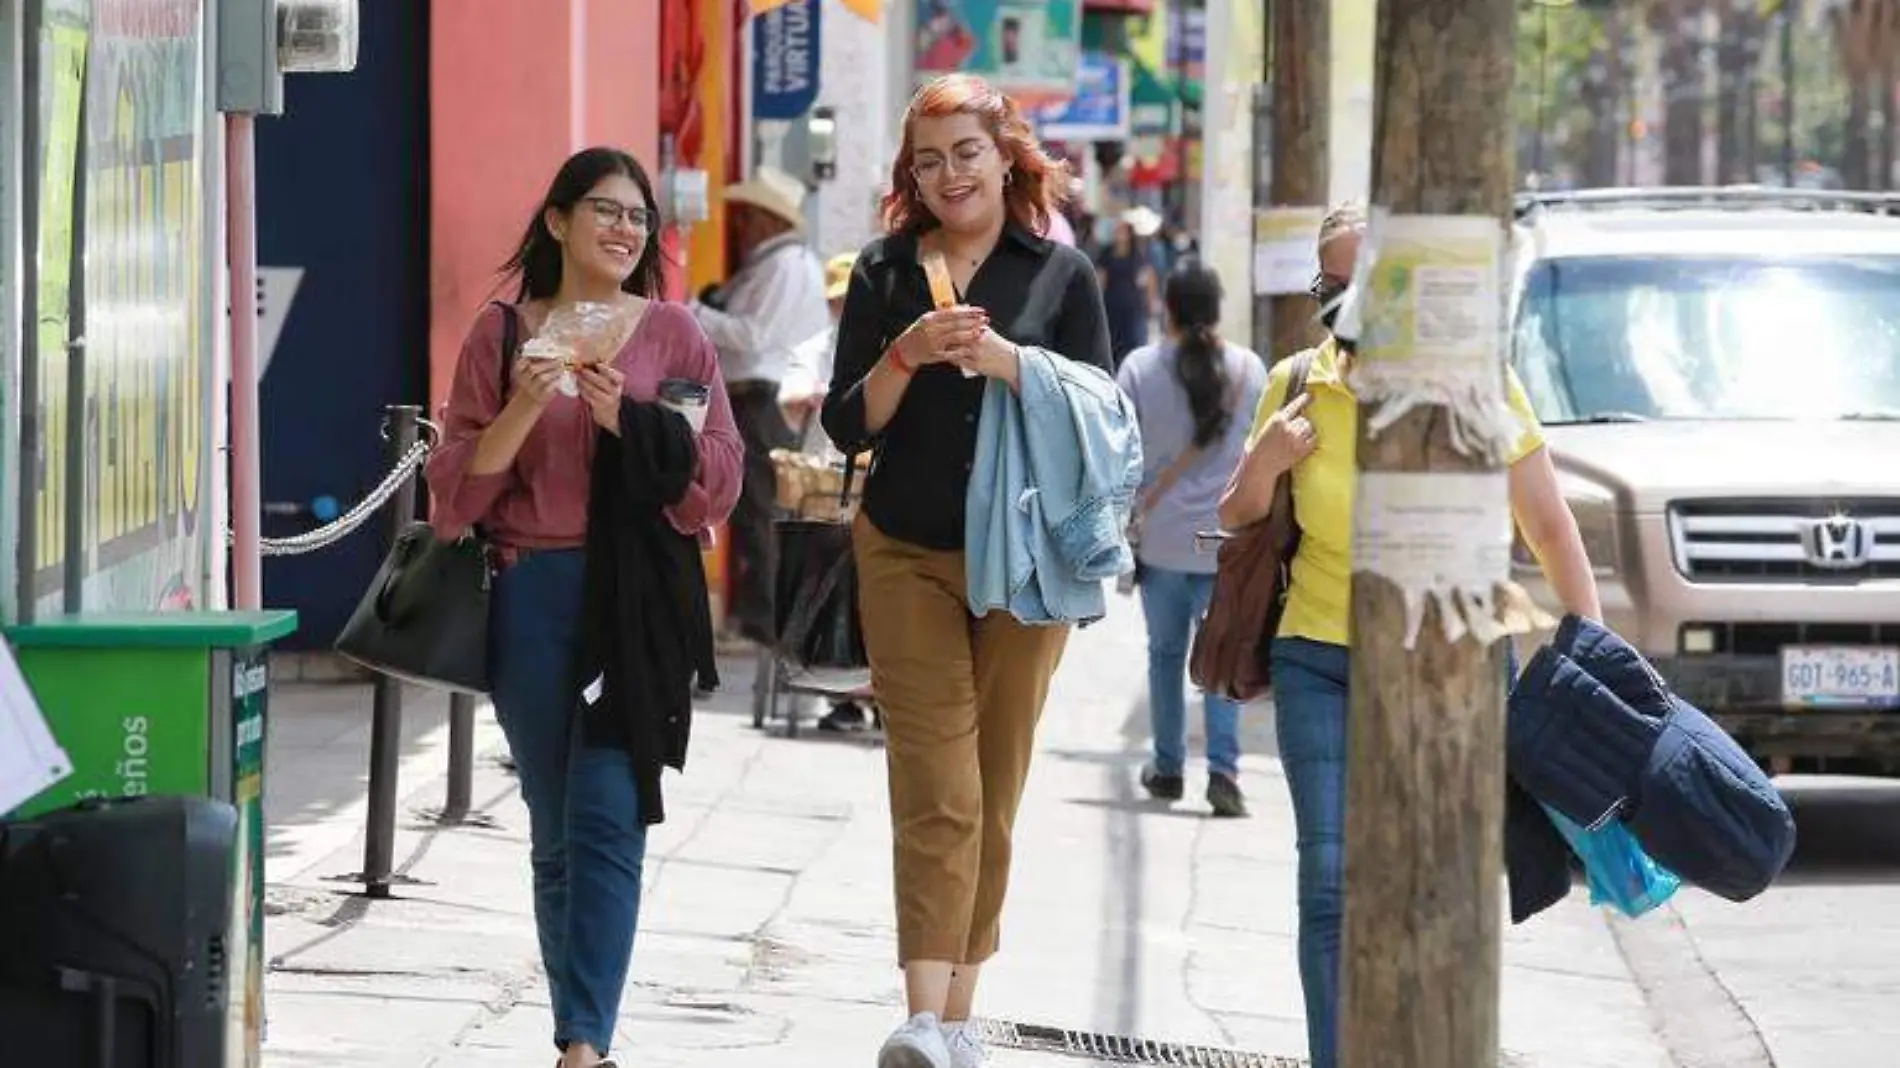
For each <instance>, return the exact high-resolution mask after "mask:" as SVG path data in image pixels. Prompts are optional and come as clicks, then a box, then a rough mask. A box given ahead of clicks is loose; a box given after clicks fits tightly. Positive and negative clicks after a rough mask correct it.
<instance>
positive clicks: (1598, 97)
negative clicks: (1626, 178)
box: [1583, 7, 1628, 187]
mask: <svg viewBox="0 0 1900 1068" xmlns="http://www.w3.org/2000/svg"><path fill="white" fill-rule="evenodd" d="M1596 18H1597V19H1598V21H1599V23H1600V24H1601V26H1602V30H1603V33H1602V37H1603V50H1602V54H1601V55H1599V56H1597V57H1596V58H1594V59H1592V60H1591V62H1590V69H1589V74H1588V75H1587V76H1586V77H1585V79H1584V83H1583V99H1584V108H1585V109H1586V110H1587V111H1588V112H1589V113H1590V138H1589V145H1588V148H1587V149H1586V152H1587V156H1586V158H1585V159H1584V161H1583V184H1585V185H1587V186H1597V187H1602V186H1611V185H1615V184H1616V181H1617V179H1616V176H1617V149H1618V148H1619V147H1620V146H1621V145H1622V143H1623V107H1622V102H1623V91H1624V83H1625V82H1626V80H1627V78H1628V76H1627V75H1626V74H1625V73H1624V66H1623V15H1622V12H1621V11H1619V10H1618V9H1617V8H1615V7H1611V8H1609V9H1607V10H1605V11H1603V12H1602V13H1600V14H1598V15H1597V16H1596Z"/></svg>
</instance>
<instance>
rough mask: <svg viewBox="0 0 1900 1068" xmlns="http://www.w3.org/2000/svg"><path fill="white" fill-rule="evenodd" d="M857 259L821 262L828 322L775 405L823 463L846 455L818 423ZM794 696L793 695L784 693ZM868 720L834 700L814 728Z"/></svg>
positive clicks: (798, 353)
mask: <svg viewBox="0 0 1900 1068" xmlns="http://www.w3.org/2000/svg"><path fill="white" fill-rule="evenodd" d="M857 261H858V254H857V253H855V252H842V253H839V254H838V255H836V256H833V257H831V258H830V259H829V260H826V261H825V301H826V303H827V304H829V305H830V308H831V325H830V326H828V327H826V328H825V331H824V332H823V333H821V334H817V335H815V336H813V337H811V338H809V339H807V340H806V341H803V342H801V343H800V344H799V345H798V347H797V348H795V349H793V350H792V363H791V367H790V368H788V369H787V370H786V372H785V380H784V382H783V383H781V384H780V386H779V392H778V398H779V407H780V408H781V409H782V410H783V411H784V412H785V421H786V422H788V423H790V424H791V425H792V426H793V427H794V428H795V429H797V430H798V431H799V449H800V450H801V451H803V452H805V453H806V454H807V455H810V456H814V457H817V458H819V459H821V460H823V461H824V462H826V463H842V462H843V461H844V456H843V455H842V454H841V453H839V452H838V447H837V446H836V445H833V444H832V443H831V439H830V438H829V437H827V436H826V435H825V428H824V427H823V426H822V425H821V424H820V423H819V422H818V411H819V408H820V407H821V406H822V405H823V404H824V400H825V390H826V389H827V388H828V387H829V386H830V384H831V373H832V365H833V360H834V354H835V351H836V348H837V344H838V317H839V316H841V315H843V314H844V295H845V291H846V290H847V289H849V288H850V285H851V268H852V266H853V265H854V264H856V263H857ZM787 698H788V699H790V700H798V697H797V696H796V695H787ZM870 725H871V717H870V716H869V715H867V714H866V713H865V710H864V708H863V707H862V706H860V705H859V704H858V702H856V701H834V702H833V703H832V706H831V711H829V712H826V713H825V714H824V716H823V717H821V718H820V719H819V720H818V729H819V730H821V731H827V732H832V733H843V734H850V733H855V732H857V731H861V730H864V729H866V728H867V727H869V726H870Z"/></svg>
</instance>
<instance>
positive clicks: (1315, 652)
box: [1220, 205, 1602, 1068]
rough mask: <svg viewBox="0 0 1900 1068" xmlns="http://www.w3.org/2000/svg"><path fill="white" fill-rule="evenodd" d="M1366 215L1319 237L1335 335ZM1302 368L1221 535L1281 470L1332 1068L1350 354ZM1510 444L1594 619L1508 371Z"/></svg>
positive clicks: (1292, 669)
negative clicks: (1295, 541) (1292, 541)
mask: <svg viewBox="0 0 1900 1068" xmlns="http://www.w3.org/2000/svg"><path fill="white" fill-rule="evenodd" d="M1365 226H1366V218H1365V214H1364V213H1363V212H1362V211H1361V210H1360V209H1359V208H1358V207H1357V206H1355V205H1344V206H1341V207H1339V208H1336V209H1334V210H1333V211H1332V212H1331V213H1330V214H1328V215H1327V217H1326V219H1325V221H1324V222H1323V223H1322V224H1321V226H1320V231H1319V275H1318V277H1316V278H1315V279H1314V280H1313V296H1314V299H1316V300H1317V301H1318V302H1319V305H1320V321H1321V322H1322V323H1323V324H1325V326H1326V328H1327V330H1329V331H1330V330H1331V329H1332V328H1333V323H1334V321H1335V319H1336V317H1337V316H1338V313H1339V307H1340V305H1341V304H1342V303H1343V302H1344V299H1345V294H1346V290H1347V287H1348V285H1349V284H1350V279H1351V278H1352V271H1353V261H1354V260H1356V259H1357V258H1358V255H1359V242H1360V239H1361V236H1362V235H1363V233H1364V231H1365ZM1302 358H1308V359H1310V360H1311V361H1312V363H1311V369H1310V370H1309V372H1308V376H1307V392H1306V394H1305V395H1304V396H1301V397H1297V398H1294V399H1292V400H1290V401H1289V400H1288V398H1287V388H1288V385H1289V375H1290V373H1291V368H1290V367H1289V366H1288V363H1289V361H1282V362H1280V363H1279V364H1277V365H1275V367H1274V368H1273V371H1272V373H1271V375H1270V376H1269V377H1268V383H1267V389H1266V392H1265V393H1264V394H1263V395H1262V396H1261V398H1260V407H1259V408H1258V409H1257V410H1256V411H1255V413H1254V421H1253V429H1252V430H1251V432H1250V433H1249V437H1248V444H1247V451H1246V455H1245V457H1244V458H1243V459H1242V460H1241V463H1240V466H1239V468H1238V469H1237V470H1236V471H1235V473H1234V477H1233V481H1232V483H1231V484H1230V486H1229V487H1228V489H1227V492H1226V494H1225V496H1224V497H1223V498H1222V500H1221V506H1220V518H1221V526H1222V527H1224V528H1226V529H1228V530H1239V529H1241V528H1243V527H1246V526H1249V525H1251V524H1253V523H1257V522H1260V521H1261V520H1263V519H1265V518H1266V516H1267V513H1268V511H1269V510H1270V509H1271V508H1272V505H1273V487H1274V483H1275V482H1276V481H1278V480H1279V478H1280V476H1281V475H1283V474H1286V473H1288V472H1291V474H1292V478H1293V509H1294V516H1295V518H1296V519H1297V520H1298V522H1299V526H1300V543H1299V549H1298V550H1297V552H1296V553H1295V554H1294V557H1293V566H1292V571H1291V574H1292V580H1291V582H1290V583H1289V585H1288V588H1287V598H1286V612H1285V615H1284V616H1283V617H1282V618H1281V621H1280V630H1279V634H1278V636H1277V637H1275V638H1274V641H1273V646H1272V649H1273V652H1272V656H1273V700H1274V726H1275V729H1276V731H1277V732H1278V736H1279V747H1280V762H1281V765H1282V766H1283V767H1284V768H1285V771H1286V782H1287V789H1288V790H1289V791H1290V792H1291V793H1292V796H1293V820H1294V826H1295V828H1296V831H1297V834H1298V846H1299V910H1300V932H1299V957H1300V985H1301V987H1302V988H1303V989H1304V990H1305V993H1306V1034H1307V1045H1308V1048H1309V1050H1310V1051H1311V1054H1312V1060H1313V1068H1335V1066H1336V1065H1337V1063H1338V1053H1337V1049H1338V1034H1337V1032H1338V1016H1339V941H1340V929H1341V922H1342V920H1343V918H1344V915H1345V872H1344V863H1345V834H1346V733H1347V725H1346V709H1347V700H1348V695H1347V689H1346V685H1347V679H1348V677H1349V674H1350V668H1351V658H1352V657H1353V656H1356V655H1359V653H1358V651H1356V650H1353V649H1352V648H1351V636H1350V633H1349V626H1350V623H1351V613H1352V510H1353V494H1354V491H1355V486H1356V483H1357V480H1358V468H1357V466H1356V465H1357V455H1358V434H1359V401H1358V398H1357V397H1355V396H1354V395H1353V392H1352V386H1351V374H1352V352H1351V349H1350V347H1348V346H1347V345H1345V344H1343V343H1342V342H1341V341H1340V340H1339V339H1338V338H1336V337H1331V336H1329V337H1328V338H1327V339H1326V341H1325V342H1324V343H1323V344H1321V345H1320V346H1319V347H1318V348H1317V349H1313V350H1310V351H1309V352H1307V353H1303V354H1302ZM1506 375H1507V376H1508V386H1509V389H1508V399H1509V401H1510V406H1511V410H1512V411H1513V412H1514V413H1516V416H1517V422H1518V431H1519V433H1518V438H1517V441H1516V443H1515V444H1514V445H1513V447H1512V448H1511V450H1510V452H1509V457H1508V463H1509V468H1510V496H1511V511H1512V514H1513V515H1514V516H1515V517H1516V521H1517V527H1518V530H1519V531H1520V532H1521V533H1522V534H1523V536H1524V541H1525V543H1526V544H1528V545H1529V546H1530V547H1531V550H1532V551H1533V552H1534V553H1535V554H1536V556H1537V559H1538V562H1539V563H1540V564H1541V565H1542V567H1543V570H1544V575H1545V577H1546V578H1547V579H1548V580H1549V582H1550V586H1551V589H1552V590H1554V591H1555V592H1556V594H1557V597H1558V599H1559V600H1560V601H1562V602H1563V606H1564V609H1565V611H1567V612H1573V613H1575V614H1577V615H1580V616H1584V617H1586V618H1589V619H1601V618H1602V610H1601V608H1600V607H1599V603H1598V598H1597V586H1596V578H1595V573H1594V572H1593V571H1592V570H1591V566H1590V559H1589V556H1588V554H1586V553H1585V552H1584V548H1583V539H1582V537H1581V536H1580V535H1579V534H1578V533H1577V522H1576V518H1575V517H1574V516H1572V515H1571V514H1570V507H1569V505H1568V504H1566V503H1565V501H1564V497H1563V493H1562V492H1561V491H1560V490H1559V488H1558V485H1557V470H1556V467H1555V466H1554V465H1553V464H1552V463H1551V459H1550V453H1549V451H1548V450H1546V449H1545V447H1544V438H1543V431H1542V429H1541V428H1540V427H1539V426H1538V422H1537V416H1536V414H1535V413H1534V412H1532V410H1531V406H1530V401H1529V399H1528V398H1527V397H1526V396H1525V395H1524V387H1523V386H1522V385H1520V384H1519V382H1518V380H1517V375H1516V373H1515V372H1512V371H1510V370H1509V369H1508V367H1507V369H1506Z"/></svg>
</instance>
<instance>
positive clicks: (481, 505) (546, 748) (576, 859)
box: [428, 148, 741, 1068]
mask: <svg viewBox="0 0 1900 1068" xmlns="http://www.w3.org/2000/svg"><path fill="white" fill-rule="evenodd" d="M657 222H658V211H657V210H656V206H655V202H654V196H653V187H652V185H651V183H650V182H649V181H648V179H647V174H646V171H645V170H643V169H642V168H641V166H640V164H639V163H638V162H637V161H635V160H634V159H633V157H631V156H629V155H627V154H626V153H624V152H619V151H616V150H613V149H607V148H592V149H588V150H586V151H584V152H581V153H579V154H577V155H575V156H574V157H572V158H571V159H569V160H568V161H567V162H566V163H565V164H564V165H563V166H562V167H561V169H560V172H559V173H558V174H556V175H555V177H554V181H553V184H552V185H551V186H550V187H549V189H548V192H547V195H546V196H545V197H544V198H543V199H542V202H541V205H540V206H539V207H538V208H537V209H536V211H535V214H534V217H533V218H532V219H530V220H529V222H528V227H527V232H526V234H525V235H524V236H523V237H522V239H521V245H520V247H519V249H518V250H517V251H516V253H515V255H514V257H513V258H512V259H511V260H509V262H508V264H507V265H506V268H505V270H506V272H507V273H508V274H510V275H512V276H514V277H516V278H518V279H519V282H520V288H519V292H518V295H517V297H516V302H515V303H513V304H504V303H500V302H496V303H493V304H490V305H489V306H487V307H486V308H484V309H483V310H482V312H481V314H480V315H479V316H478V317H477V318H476V320H475V325H474V327H473V328H472V329H471V330H470V332H469V336H468V340H467V341H466V342H464V343H463V346H462V355H461V358H460V360H459V361H458V362H457V364H456V369H455V378H454V382H453V384H452V386H451V387H450V392H449V400H448V406H447V413H446V415H445V416H444V426H443V435H442V445H441V447H440V448H438V449H437V451H436V453H435V455H434V456H432V457H431V458H430V460H429V466H428V476H429V484H430V486H431V487H432V488H433V490H434V492H435V513H434V516H433V522H434V524H435V526H436V527H437V529H438V530H440V531H441V532H443V534H444V535H445V536H453V535H457V534H459V533H460V532H462V531H465V530H468V529H470V528H479V529H480V530H481V531H482V532H483V533H484V534H485V535H486V536H487V538H488V540H489V541H490V543H491V544H492V545H493V546H494V547H495V550H496V556H497V558H498V559H497V560H496V567H497V569H498V573H497V574H496V576H495V580H494V585H493V589H492V593H491V600H490V605H489V613H490V616H489V625H488V637H489V650H488V657H489V661H488V662H489V677H490V682H491V686H492V690H493V698H494V703H495V716H496V718H497V719H498V720H499V721H500V723H501V727H502V731H503V733H505V734H506V735H507V738H508V748H509V750H510V751H511V752H512V754H513V756H514V761H515V767H516V770H517V772H518V774H519V776H520V779H521V794H522V799H523V800H524V801H525V802H526V803H527V807H528V820H529V838H530V843H531V849H530V857H531V865H532V868H533V877H534V914H535V927H536V930H537V933H538V934H539V936H540V943H541V962H542V965H543V966H544V968H545V969H546V972H547V976H548V987H549V995H550V999H551V1001H552V1004H553V1010H554V1036H553V1037H554V1044H555V1046H556V1047H557V1048H558V1049H560V1050H561V1051H562V1052H561V1060H560V1068H596V1066H599V1065H603V1064H611V1062H609V1061H606V1060H604V1058H605V1057H606V1055H607V1052H608V1049H609V1047H610V1046H611V1044H612V1041H613V1036H614V1022H615V1020H616V1019H617V1018H618V1016H619V1014H620V993H621V989H622V988H623V987H624V986H625V985H626V979H627V969H628V965H629V962H630V959H631V955H632V951H633V938H634V930H635V928H636V926H637V921H638V917H639V910H640V869H641V865H642V863H643V862H644V860H645V855H646V828H647V827H648V826H650V825H651V824H654V823H658V822H660V820H661V818H662V817H663V815H664V812H663V809H662V807H661V798H660V790H659V783H660V772H661V768H662V767H673V768H675V769H678V768H680V767H681V766H682V765H683V763H684V758H685V748H686V737H687V726H688V721H689V718H690V715H691V711H692V691H693V686H694V682H695V678H696V676H697V674H698V672H699V670H700V669H701V668H702V665H704V664H707V663H710V658H711V643H712V632H711V625H710V621H709V620H708V619H707V618H706V615H705V608H704V606H705V599H706V581H705V573H704V571H703V569H702V568H701V564H700V555H699V537H700V535H701V534H702V533H704V532H705V531H706V530H708V529H709V528H711V527H712V526H713V525H715V524H717V523H718V522H720V521H721V520H722V519H723V518H724V517H725V516H726V514H727V513H728V512H730V511H731V510H732V504H733V500H734V499H735V498H736V497H737V496H738V492H739V463H740V451H741V447H740V444H739V436H738V432H737V431H736V430H735V429H734V428H733V423H732V412H731V408H730V406H729V405H728V403H727V401H726V391H725V389H724V388H722V383H721V382H720V377H719V361H718V357H717V356H716V355H715V354H714V352H713V348H712V345H711V343H710V342H709V341H707V339H706V336H705V334H703V333H701V332H700V329H699V325H698V323H696V322H695V321H694V319H693V316H692V315H691V313H689V312H688V311H686V309H685V308H683V307H680V306H679V305H674V304H665V303H662V302H661V300H660V296H661V292H662V288H661V287H662V279H661V263H660V247H659V235H658V234H657V233H656V232H655V228H656V225H657ZM581 314H588V315H592V316H593V318H594V321H595V322H596V324H597V329H596V330H595V332H593V333H592V334H581V335H578V336H577V335H575V334H574V333H572V332H571V331H570V332H567V333H566V335H565V337H564V338H563V341H562V343H561V344H560V345H558V346H552V347H551V349H550V351H549V352H548V353H546V355H548V356H549V358H530V357H539V356H542V355H543V353H542V352H541V351H540V349H541V348H542V347H543V346H537V349H536V350H532V351H530V352H529V353H526V354H523V353H522V351H521V348H520V346H516V347H514V348H512V349H511V348H508V347H507V341H506V340H505V339H520V338H534V337H535V336H536V335H537V334H542V333H543V327H544V326H545V325H546V324H548V323H549V321H550V319H551V318H552V319H555V320H557V321H559V320H561V319H567V320H569V321H572V320H573V319H574V318H575V317H576V316H577V315H581ZM550 333H552V332H550ZM539 340H541V341H543V342H546V341H549V340H551V338H550V337H543V338H541V339H539ZM663 382H665V383H667V385H668V387H669V389H679V388H681V387H682V385H684V386H685V388H686V392H687V393H689V394H690V393H697V392H700V391H703V392H704V396H705V398H706V407H705V408H704V409H703V412H702V413H697V414H692V415H689V414H686V412H684V411H682V410H681V409H680V408H679V407H677V406H675V405H673V404H669V403H664V402H662V401H661V400H660V392H661V384H662V383H663ZM570 385H571V387H572V389H571V391H570V390H569V386H570ZM702 419H703V425H698V426H697V427H696V424H699V423H701V420H702Z"/></svg>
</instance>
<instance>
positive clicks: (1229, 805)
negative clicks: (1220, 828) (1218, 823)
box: [1207, 772, 1247, 819]
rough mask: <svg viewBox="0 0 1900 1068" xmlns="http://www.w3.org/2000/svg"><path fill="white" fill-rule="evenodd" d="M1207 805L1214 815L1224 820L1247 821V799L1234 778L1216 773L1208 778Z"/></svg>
mask: <svg viewBox="0 0 1900 1068" xmlns="http://www.w3.org/2000/svg"><path fill="white" fill-rule="evenodd" d="M1207 803H1208V805H1209V806H1210V807H1211V808H1213V810H1214V815H1216V816H1220V817H1222V818H1224V819H1245V818H1246V816H1247V797H1246V795H1245V794H1242V793H1241V792H1240V784H1239V783H1238V782H1235V781H1234V780H1233V778H1232V777H1230V776H1227V775H1222V774H1221V773H1219V772H1214V773H1212V774H1210V775H1209V776H1208V777H1207Z"/></svg>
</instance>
